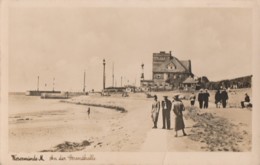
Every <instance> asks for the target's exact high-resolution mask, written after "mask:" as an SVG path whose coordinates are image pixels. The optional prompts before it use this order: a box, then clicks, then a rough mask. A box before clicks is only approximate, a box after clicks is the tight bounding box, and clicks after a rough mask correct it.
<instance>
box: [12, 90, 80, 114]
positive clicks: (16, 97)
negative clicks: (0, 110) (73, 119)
mask: <svg viewBox="0 0 260 165" xmlns="http://www.w3.org/2000/svg"><path fill="white" fill-rule="evenodd" d="M8 105H9V107H8V112H9V115H14V114H22V113H32V112H40V111H53V110H66V109H68V108H72V107H73V108H74V109H82V108H85V107H83V106H79V105H68V104H67V103H63V102H60V99H41V98H40V96H26V95H25V93H9V103H8Z"/></svg>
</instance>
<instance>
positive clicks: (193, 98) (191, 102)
mask: <svg viewBox="0 0 260 165" xmlns="http://www.w3.org/2000/svg"><path fill="white" fill-rule="evenodd" d="M195 100H196V95H195V94H194V92H192V93H191V96H190V105H191V107H193V106H194V104H195Z"/></svg>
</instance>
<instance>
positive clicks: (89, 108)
mask: <svg viewBox="0 0 260 165" xmlns="http://www.w3.org/2000/svg"><path fill="white" fill-rule="evenodd" d="M89 115H90V107H88V118H89Z"/></svg>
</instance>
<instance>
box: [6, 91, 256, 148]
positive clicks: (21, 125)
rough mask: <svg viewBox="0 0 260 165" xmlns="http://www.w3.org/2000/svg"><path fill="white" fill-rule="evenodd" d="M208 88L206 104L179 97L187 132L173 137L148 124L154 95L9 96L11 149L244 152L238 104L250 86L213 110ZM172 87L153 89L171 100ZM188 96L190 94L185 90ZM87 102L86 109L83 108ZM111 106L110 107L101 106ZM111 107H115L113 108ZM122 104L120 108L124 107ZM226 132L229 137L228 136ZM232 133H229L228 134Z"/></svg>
mask: <svg viewBox="0 0 260 165" xmlns="http://www.w3.org/2000/svg"><path fill="white" fill-rule="evenodd" d="M214 92H215V91H210V94H211V96H210V104H209V108H208V109H201V110H200V109H198V102H197V101H196V103H195V108H191V107H190V103H189V100H183V103H184V105H185V107H186V110H185V111H184V122H185V126H186V128H185V131H186V133H187V134H188V136H185V137H184V136H182V133H181V131H180V132H179V137H177V138H176V137H174V135H175V131H174V118H175V117H174V114H173V112H171V127H172V130H164V129H161V127H162V119H161V113H160V114H159V120H158V129H152V126H153V125H152V119H151V105H152V101H153V98H147V97H146V95H145V94H144V93H129V97H122V96H121V95H120V94H117V95H111V96H109V97H107V96H103V97H101V96H79V97H74V98H72V99H68V100H63V101H62V102H61V101H60V100H42V99H40V98H38V97H31V96H23V95H10V96H9V151H10V152H74V151H82V152H111V151H112V152H149V151H150V152H186V151H187V152H189V151H190V152H201V151H213V152H230V151H232V152H248V151H251V138H252V123H251V121H252V120H251V119H252V110H251V109H247V108H245V109H242V108H240V107H239V104H240V101H241V99H243V95H244V93H245V92H247V93H248V94H249V95H250V96H252V91H251V89H243V90H241V89H239V90H235V91H231V92H229V96H230V99H229V101H230V102H229V104H228V107H227V108H226V109H223V108H220V109H217V108H216V107H215V104H214ZM175 93H176V91H171V92H152V93H151V94H152V95H154V94H156V95H157V96H158V99H159V100H162V97H163V96H164V95H167V96H168V97H169V99H170V100H172V96H173V95H174V94H175ZM183 95H189V93H183ZM89 107H90V114H89V115H88V113H87V110H88V108H89ZM104 107H110V108H104ZM111 107H119V110H118V108H112V109H111ZM122 108H123V109H124V110H122ZM226 135H230V136H226ZM231 135H233V136H231Z"/></svg>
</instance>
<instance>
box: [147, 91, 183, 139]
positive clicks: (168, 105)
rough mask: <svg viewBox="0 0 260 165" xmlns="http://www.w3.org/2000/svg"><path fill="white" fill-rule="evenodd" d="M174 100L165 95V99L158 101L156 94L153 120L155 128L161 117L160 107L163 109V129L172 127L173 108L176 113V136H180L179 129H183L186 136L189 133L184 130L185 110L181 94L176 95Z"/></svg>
mask: <svg viewBox="0 0 260 165" xmlns="http://www.w3.org/2000/svg"><path fill="white" fill-rule="evenodd" d="M173 99H174V100H173V101H170V100H169V99H168V97H167V96H164V100H163V101H162V102H161V103H160V101H158V98H157V96H156V95H155V96H154V102H153V104H152V112H151V113H152V114H151V116H152V120H153V124H154V126H153V128H157V122H158V117H159V112H160V108H161V109H162V119H163V122H162V123H163V127H162V129H168V130H170V129H171V116H170V115H171V110H173V112H174V114H175V131H176V134H175V137H177V136H178V134H177V131H179V130H182V133H183V135H184V136H186V135H187V134H186V133H185V131H184V128H185V124H184V121H183V115H182V111H184V110H185V108H184V105H183V103H182V101H181V100H180V99H179V95H175V96H174V97H173Z"/></svg>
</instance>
